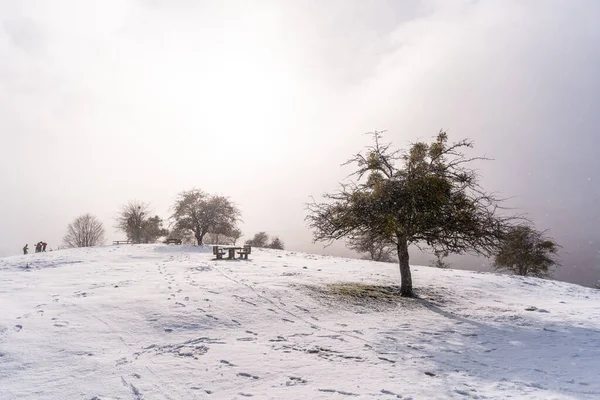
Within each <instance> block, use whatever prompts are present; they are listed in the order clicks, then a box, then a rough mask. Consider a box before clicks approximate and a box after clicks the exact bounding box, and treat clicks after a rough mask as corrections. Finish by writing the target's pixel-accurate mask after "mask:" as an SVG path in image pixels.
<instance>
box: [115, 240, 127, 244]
mask: <svg viewBox="0 0 600 400" xmlns="http://www.w3.org/2000/svg"><path fill="white" fill-rule="evenodd" d="M129 243H132V242H131V240H113V244H129Z"/></svg>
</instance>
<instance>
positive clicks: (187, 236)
mask: <svg viewBox="0 0 600 400" xmlns="http://www.w3.org/2000/svg"><path fill="white" fill-rule="evenodd" d="M168 236H169V237H170V238H172V239H179V240H181V243H182V244H187V245H192V244H194V243H195V242H196V238H195V237H194V233H193V232H192V231H190V230H189V229H180V228H174V229H172V230H171V231H170V232H169V233H168Z"/></svg>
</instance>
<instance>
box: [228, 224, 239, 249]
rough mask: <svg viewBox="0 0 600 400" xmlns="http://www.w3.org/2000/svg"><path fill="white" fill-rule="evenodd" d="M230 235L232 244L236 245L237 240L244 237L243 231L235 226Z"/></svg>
mask: <svg viewBox="0 0 600 400" xmlns="http://www.w3.org/2000/svg"><path fill="white" fill-rule="evenodd" d="M229 237H230V238H231V244H233V245H234V246H235V244H236V243H237V241H238V240H239V239H240V238H241V237H242V231H241V230H240V229H238V228H235V229H233V230H232V231H231V232H229Z"/></svg>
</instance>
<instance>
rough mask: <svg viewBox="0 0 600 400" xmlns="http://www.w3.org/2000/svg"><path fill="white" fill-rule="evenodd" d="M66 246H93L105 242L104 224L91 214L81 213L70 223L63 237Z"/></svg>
mask: <svg viewBox="0 0 600 400" xmlns="http://www.w3.org/2000/svg"><path fill="white" fill-rule="evenodd" d="M63 242H64V244H65V246H66V247H91V246H97V245H99V244H102V243H103V242H104V226H103V225H102V222H100V221H99V220H98V219H97V218H96V217H94V216H93V215H91V214H84V215H81V216H79V217H77V218H75V220H74V221H73V222H71V223H70V224H69V225H67V233H66V235H65V237H64V238H63Z"/></svg>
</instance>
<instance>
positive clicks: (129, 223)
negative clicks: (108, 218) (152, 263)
mask: <svg viewBox="0 0 600 400" xmlns="http://www.w3.org/2000/svg"><path fill="white" fill-rule="evenodd" d="M151 212H152V211H151V209H150V205H149V204H148V203H143V202H141V201H138V200H133V201H130V202H129V203H127V204H125V205H124V206H123V207H122V208H121V211H120V212H119V214H118V215H117V226H116V227H117V229H119V230H120V231H122V232H123V233H125V234H126V235H127V240H131V241H132V242H133V243H144V236H145V234H144V229H145V228H146V227H147V220H148V218H149V217H150V215H151Z"/></svg>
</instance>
